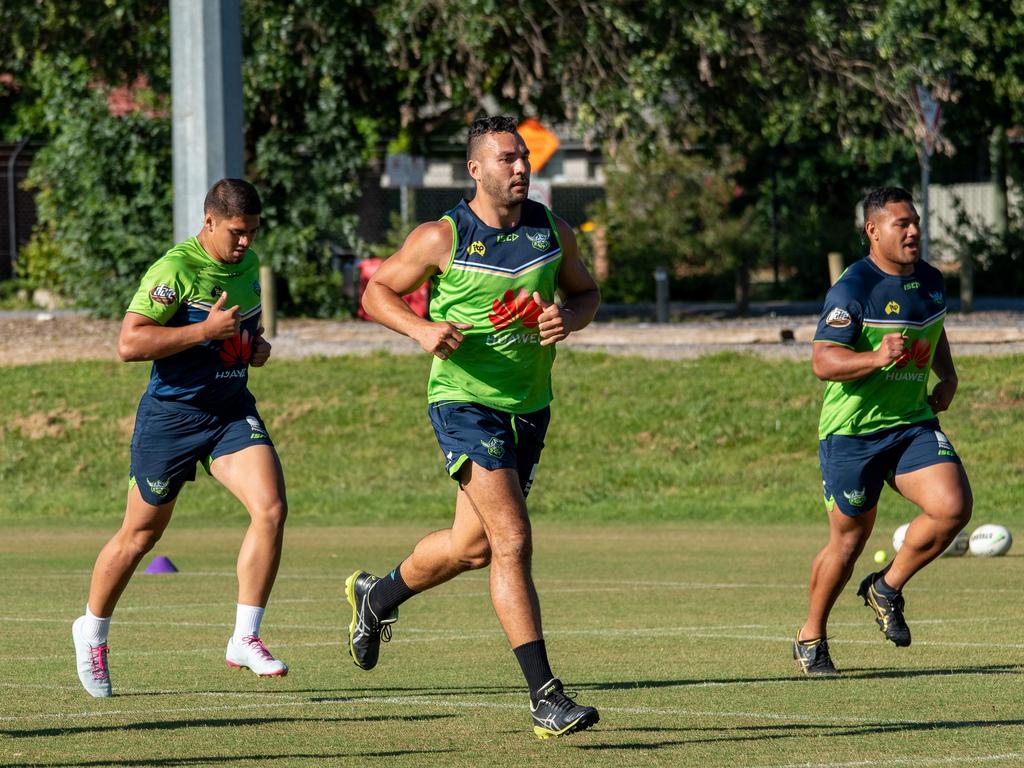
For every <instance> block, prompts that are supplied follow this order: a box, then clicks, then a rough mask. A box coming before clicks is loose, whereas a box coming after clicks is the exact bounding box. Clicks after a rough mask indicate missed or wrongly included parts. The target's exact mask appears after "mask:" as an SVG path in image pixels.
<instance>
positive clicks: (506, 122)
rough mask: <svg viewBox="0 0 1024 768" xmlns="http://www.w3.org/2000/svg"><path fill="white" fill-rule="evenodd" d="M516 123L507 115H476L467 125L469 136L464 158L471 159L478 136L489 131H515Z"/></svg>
mask: <svg viewBox="0 0 1024 768" xmlns="http://www.w3.org/2000/svg"><path fill="white" fill-rule="evenodd" d="M518 125H519V123H518V122H516V119H515V118H514V117H509V116H508V115H492V116H491V117H478V118H477V119H476V120H474V121H473V124H472V125H470V126H469V136H468V137H467V139H466V159H467V160H471V159H472V157H473V152H474V151H476V147H477V145H478V144H479V143H480V137H482V136H486V135H487V134H489V133H515V132H516V128H517V127H518Z"/></svg>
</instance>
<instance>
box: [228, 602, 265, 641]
mask: <svg viewBox="0 0 1024 768" xmlns="http://www.w3.org/2000/svg"><path fill="white" fill-rule="evenodd" d="M263 611H264V609H263V608H257V607H256V606H255V605H242V604H241V603H239V604H238V609H237V610H236V612H235V634H234V638H235V640H236V641H241V640H242V638H245V637H249V636H250V635H255V636H256V637H259V636H260V622H262V621H263Z"/></svg>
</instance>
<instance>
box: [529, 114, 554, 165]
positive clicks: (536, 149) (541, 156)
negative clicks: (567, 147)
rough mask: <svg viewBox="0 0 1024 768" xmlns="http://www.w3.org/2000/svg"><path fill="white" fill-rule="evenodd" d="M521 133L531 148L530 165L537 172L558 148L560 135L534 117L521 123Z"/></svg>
mask: <svg viewBox="0 0 1024 768" xmlns="http://www.w3.org/2000/svg"><path fill="white" fill-rule="evenodd" d="M519 135H520V136H522V137H523V141H525V142H526V148H527V149H529V150H530V167H531V169H532V170H533V172H534V173H537V172H538V171H539V170H540V169H541V168H543V167H544V164H545V163H547V161H548V160H550V159H551V156H552V155H553V154H555V152H556V151H557V150H558V137H557V136H555V134H553V133H552V132H551V131H549V130H548V129H547V128H545V127H544V126H543V125H541V124H540V122H539V121H538V120H535V119H534V118H532V117H528V118H526V119H525V120H523V122H521V123H520V124H519Z"/></svg>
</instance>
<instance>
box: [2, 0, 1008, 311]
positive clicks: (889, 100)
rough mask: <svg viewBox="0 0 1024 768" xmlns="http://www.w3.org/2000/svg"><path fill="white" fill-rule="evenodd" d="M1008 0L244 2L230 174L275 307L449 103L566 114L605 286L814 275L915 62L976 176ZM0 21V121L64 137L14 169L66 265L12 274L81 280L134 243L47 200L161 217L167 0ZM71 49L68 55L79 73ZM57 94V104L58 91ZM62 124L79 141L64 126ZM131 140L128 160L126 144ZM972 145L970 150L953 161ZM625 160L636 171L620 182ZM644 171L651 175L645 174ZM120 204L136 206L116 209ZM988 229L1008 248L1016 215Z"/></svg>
mask: <svg viewBox="0 0 1024 768" xmlns="http://www.w3.org/2000/svg"><path fill="white" fill-rule="evenodd" d="M1018 6H1019V3H1018V2H1016V0H1000V1H999V2H982V0H968V1H967V2H964V3H948V2H944V1H943V0H872V1H871V2H866V3H855V4H845V5H844V4H836V3H831V2H826V0H812V2H796V0H727V1H726V2H722V1H721V0H690V2H686V3H679V2H675V1H674V0H671V1H670V0H653V2H648V3H629V2H612V3H593V2H591V0H578V1H577V2H571V3H567V4H566V3H563V4H560V5H558V7H557V8H556V7H553V6H552V5H551V4H550V3H549V2H546V0H523V2H519V3H517V4H516V5H515V6H514V7H513V8H501V9H499V8H498V7H497V6H495V5H494V4H493V3H492V2H489V0H469V1H468V2H467V1H466V0H460V2H453V1H452V0H430V1H429V2H428V1H427V0H396V2H392V3H388V4H385V5H383V6H376V5H372V4H369V3H366V2H364V0H346V2H343V3H333V4H324V3H317V2H311V1H310V0H301V1H300V2H292V3H287V4H282V3H275V2H270V0H255V1H254V2H246V3H243V4H242V9H243V30H242V34H243V49H244V54H245V62H244V71H243V81H244V85H243V87H244V95H245V108H246V139H245V141H246V153H247V175H248V176H249V177H250V178H251V179H252V180H253V181H255V182H256V183H257V184H258V185H259V186H260V188H261V190H262V191H263V192H264V195H265V198H266V203H267V216H266V221H265V224H266V226H265V230H264V234H262V235H261V240H262V243H261V244H262V251H263V253H264V255H265V257H266V258H267V259H268V260H269V261H270V262H271V263H273V264H274V266H275V267H276V268H277V270H278V272H279V274H280V275H281V280H282V288H283V291H282V296H281V299H282V304H283V306H284V308H285V310H286V311H290V312H293V313H299V312H304V313H309V314H321V315H325V314H336V313H338V312H340V311H343V310H344V309H345V307H344V304H343V301H342V299H341V296H340V291H339V290H338V288H339V282H340V274H339V263H340V260H341V259H342V258H346V257H348V256H350V255H360V254H363V253H367V252H368V249H367V246H366V244H365V243H363V242H361V241H360V239H359V238H358V237H357V236H356V224H357V221H356V219H355V216H354V213H353V211H354V209H355V204H356V202H357V200H358V198H359V195H360V183H361V179H364V178H368V177H372V176H373V175H374V174H375V173H376V172H378V171H379V169H380V162H381V156H382V154H383V152H384V148H385V147H386V146H387V145H388V144H389V143H390V144H391V146H394V147H398V146H401V147H402V148H404V149H410V150H412V151H416V152H421V153H422V152H429V151H430V149H431V146H434V145H436V144H437V143H440V142H445V141H447V140H449V139H451V138H453V137H454V138H455V140H456V141H457V140H458V137H459V135H460V131H461V129H462V128H463V127H464V126H465V124H466V122H467V121H468V120H469V119H471V118H472V117H474V116H476V115H478V114H480V113H481V112H483V111H492V110H494V109H503V110H507V111H511V112H514V113H519V114H536V115H538V116H540V117H541V118H542V119H544V120H546V121H548V122H549V123H553V124H562V125H565V126H567V127H569V128H570V129H572V130H573V132H575V133H576V134H577V135H581V136H583V137H584V138H585V139H586V140H587V141H588V142H593V143H599V144H600V145H601V146H602V147H603V148H604V150H605V152H606V156H607V162H606V167H607V168H608V169H609V174H610V176H611V177H612V183H611V184H610V185H609V186H608V189H607V193H608V194H607V197H608V199H607V205H606V206H605V207H599V208H597V209H595V211H594V214H595V216H596V217H597V218H598V219H599V221H600V223H602V224H604V225H605V228H606V230H607V233H608V241H609V243H611V244H612V246H613V247H612V252H611V255H610V256H611V258H610V263H611V275H612V277H611V280H610V282H609V284H608V285H606V286H605V292H606V296H607V297H608V298H609V299H611V300H615V299H619V300H622V299H629V300H633V299H639V298H650V295H649V293H648V294H647V295H644V294H645V291H646V292H649V291H650V290H651V287H652V283H651V281H650V280H649V279H648V277H649V272H650V263H651V262H656V263H659V264H662V265H666V266H670V267H675V268H676V272H677V273H678V274H682V273H684V272H685V271H686V269H685V268H691V269H693V268H698V269H700V270H702V271H706V272H710V273H716V272H717V273H725V274H729V273H733V272H734V273H735V275H736V284H737V286H738V287H739V289H740V294H742V288H743V286H744V285H745V281H746V279H747V275H748V272H749V271H750V270H752V269H756V268H759V267H771V268H772V270H773V272H774V274H775V276H776V284H775V285H774V287H773V290H774V291H775V293H776V294H777V295H780V296H800V297H807V296H812V295H819V294H820V292H821V290H822V289H823V288H824V275H825V270H824V269H822V268H821V259H822V258H823V256H824V254H825V253H827V252H828V251H829V250H840V251H842V252H844V253H845V254H846V255H847V257H848V258H850V257H852V256H854V255H856V251H857V249H858V245H857V233H856V232H855V231H853V227H852V226H851V225H850V223H849V222H850V221H851V218H852V217H851V211H852V210H853V208H854V204H855V202H856V200H857V199H858V198H859V197H860V196H861V195H862V194H863V192H864V190H865V189H866V188H868V187H870V186H874V185H877V184H880V183H900V184H902V185H904V186H912V185H913V184H914V182H915V181H916V179H917V161H916V158H915V151H914V146H915V142H917V141H919V140H920V138H921V136H920V128H919V126H918V120H917V117H916V115H915V111H914V103H913V98H912V92H913V87H914V86H915V85H916V84H918V83H923V84H925V85H927V86H928V87H929V88H930V89H931V90H932V92H933V93H934V94H935V95H936V96H937V97H938V98H940V99H942V100H943V101H944V102H945V104H946V107H947V108H946V110H945V122H944V128H943V136H942V137H941V139H940V140H939V142H938V147H939V150H940V151H941V152H942V153H945V155H944V157H948V158H950V159H949V160H948V161H947V160H944V159H942V158H939V159H937V161H936V163H935V166H936V174H937V176H935V177H933V180H935V181H938V180H939V179H940V177H941V176H942V173H943V170H942V169H943V167H944V166H945V167H949V168H951V169H952V168H957V169H959V170H958V171H957V173H960V174H961V175H963V174H965V173H966V174H968V177H969V178H976V179H987V178H988V175H989V162H988V157H987V147H988V141H989V137H990V136H1002V135H1004V134H1005V131H1006V130H1007V129H1008V128H1012V127H1013V126H1015V125H1019V124H1020V122H1021V120H1022V117H1024V115H1022V112H1021V106H1020V105H1021V104H1022V103H1024V99H1022V98H1021V95H1022V94H1024V54H1021V51H1022V50H1024V46H1022V45H1021V43H1022V41H1024V22H1022V21H1021V19H1022V18H1024V14H1022V13H1021V12H1020V8H1019V7H1018ZM0 27H2V28H3V29H4V30H5V33H6V34H8V36H9V38H10V40H11V43H12V44H11V45H10V46H8V47H5V48H2V49H0V107H2V109H0V132H2V133H3V135H4V136H5V137H7V138H12V137H16V136H20V135H23V134H26V133H28V134H32V135H35V136H37V137H38V138H42V139H45V140H46V141H48V142H50V143H51V144H55V145H58V146H60V147H63V148H64V149H62V150H61V151H62V152H64V153H65V154H68V155H69V156H68V157H58V156H57V155H58V153H57V151H56V150H54V151H47V152H44V153H42V155H41V157H40V158H39V159H38V160H37V162H38V164H39V165H40V166H41V167H40V169H39V170H38V171H37V172H36V173H35V176H34V181H35V183H37V185H38V187H37V188H38V190H39V194H40V196H43V195H49V196H50V202H49V203H48V204H45V205H43V206H42V209H43V210H42V217H41V227H40V232H39V234H38V236H37V244H36V250H35V251H34V252H32V256H33V258H39V259H42V258H44V257H48V258H51V259H55V260H57V261H66V262H67V264H68V265H67V266H65V267H57V266H55V265H51V264H49V263H42V264H38V263H37V264H35V265H33V266H32V268H31V269H29V270H28V274H29V275H30V279H37V278H36V277H34V276H36V275H40V276H41V275H47V274H53V273H55V272H58V273H59V272H60V271H61V270H63V271H74V270H75V269H78V268H82V269H84V270H85V272H86V273H87V274H88V275H89V276H90V280H91V279H92V276H103V275H117V274H119V270H121V269H122V268H125V269H128V268H129V267H132V266H134V265H133V264H132V260H133V259H135V258H136V256H135V255H134V254H135V252H134V251H133V256H132V257H131V259H129V260H125V259H124V258H123V251H122V250H121V249H118V248H115V247H114V245H113V240H112V239H110V238H99V239H98V240H97V241H96V242H95V243H94V247H93V250H92V252H91V253H90V255H89V257H88V260H87V262H85V263H83V261H82V260H83V259H85V258H86V257H85V256H84V255H83V253H82V248H81V243H80V241H79V240H76V238H81V237H82V236H81V235H75V234H72V233H71V231H70V230H71V228H70V227H69V226H66V224H67V222H64V221H63V219H62V216H61V214H62V213H63V212H64V211H66V210H67V206H68V204H69V202H70V201H71V200H73V199H75V196H76V195H77V194H79V193H81V192H82V191H83V190H84V191H88V190H93V189H95V194H92V195H87V197H89V198H90V199H82V200H79V201H78V202H79V203H80V204H81V205H82V206H83V207H84V208H86V209H87V210H86V212H85V213H83V214H82V215H81V216H80V217H79V218H78V220H77V221H76V222H75V224H76V225H77V224H80V225H88V229H89V231H90V233H95V232H96V231H97V230H106V231H110V232H118V231H121V230H127V237H129V239H130V238H132V237H133V235H132V231H133V230H134V229H139V230H145V231H150V232H151V234H152V241H151V243H150V245H149V247H148V248H146V249H144V251H145V254H144V255H143V254H138V256H137V258H138V259H140V260H146V259H147V258H151V257H153V256H155V255H157V254H158V253H159V252H160V251H161V250H162V249H163V248H164V247H166V246H167V245H169V243H168V242H167V241H166V239H165V237H164V234H163V232H164V231H165V230H164V229H162V227H163V225H162V224H161V223H158V224H157V225H156V227H155V228H154V227H153V226H152V224H153V221H154V220H155V221H157V222H162V221H163V220H164V219H169V217H170V210H169V208H167V201H168V200H169V195H170V192H169V187H170V179H169V177H168V175H167V173H166V147H165V146H163V145H161V142H164V143H165V139H162V138H161V137H166V134H167V129H166V120H167V111H166V107H167V97H168V93H169V78H170V62H169V50H168V49H169V44H168V35H169V31H168V27H169V24H168V8H167V4H166V3H154V2H152V0H128V2H118V3H114V2H105V3H102V4H101V3H87V2H83V1H82V0H72V1H71V2H66V3H56V2H54V1H53V0H44V1H43V2H36V1H35V0H11V2H7V3H4V4H3V6H2V7H0ZM76 62H78V63H77V64H76ZM81 62H87V66H88V71H89V74H90V76H89V78H88V79H87V81H86V82H85V83H83V82H82V77H81V75H82V70H81V66H82V65H81ZM140 76H144V78H143V79H140ZM129 86H130V93H131V95H132V96H133V97H134V98H135V99H136V102H138V101H139V100H141V101H142V103H141V104H138V103H137V104H136V108H135V109H133V110H131V111H130V112H128V113H120V114H119V115H118V116H114V115H108V116H103V115H102V114H101V111H102V110H101V107H100V102H101V98H100V94H104V93H109V92H110V91H111V89H114V88H123V87H129ZM90 89H91V90H92V91H94V92H95V93H94V94H88V93H85V92H84V91H85V90H90ZM147 100H148V106H147ZM78 104H81V105H82V110H81V113H80V114H78V115H77V117H76V116H75V115H72V114H70V113H76V112H78ZM71 105H75V106H74V107H72V106H71ZM62 110H66V111H68V112H69V117H70V118H72V119H69V120H68V121H67V124H65V123H64V122H63V121H60V120H55V119H54V117H55V116H57V115H59V114H60V113H61V111H62ZM86 115H88V123H89V124H88V125H86V124H85V123H86ZM82 142H84V143H86V148H85V149H84V150H79V151H77V152H75V151H70V150H69V149H68V148H69V147H70V146H71V145H73V144H76V143H82ZM89 142H96V144H95V146H92V145H91V144H90V143H89ZM111 143H114V144H117V145H123V146H124V147H125V150H124V152H125V156H122V153H121V152H117V151H115V152H111V151H110V144H111ZM147 149H148V150H151V152H152V155H153V156H152V158H150V159H149V160H144V159H143V158H141V157H136V156H135V155H141V154H142V153H144V152H146V151H147ZM979 151H981V153H982V160H981V161H980V162H976V161H971V160H970V158H971V157H973V156H976V155H978V153H979ZM1015 152H1016V150H1014V149H1013V145H1011V147H1010V149H1009V150H1005V151H1003V152H1002V154H1001V155H1000V156H999V157H998V158H996V159H994V160H993V165H995V166H998V169H999V170H998V172H995V173H994V174H993V176H994V181H995V183H996V185H997V186H999V187H1000V188H1002V189H1003V190H1004V191H1005V187H1006V182H1005V177H1006V175H1007V174H1008V175H1009V176H1010V177H1011V178H1013V177H1014V176H1019V169H1018V167H1017V164H1016V161H1015ZM661 155H664V157H661ZM101 165H103V166H104V167H102V168H100V167H99V166H101ZM126 168H128V169H130V170H127V171H126ZM950 172H951V173H952V171H950ZM695 173H697V174H698V175H700V174H703V175H704V176H705V178H710V179H713V180H714V181H713V183H712V184H711V188H712V189H711V191H706V190H702V189H697V188H695V187H694V186H693V184H692V181H693V179H694V174H695ZM119 175H120V176H123V177H125V178H124V179H123V180H122V183H121V185H120V186H118V185H117V184H116V183H115V179H116V177H117V176H119ZM633 177H636V178H633ZM648 178H650V179H657V182H658V183H657V185H655V184H653V183H652V182H648V184H649V185H650V186H653V187H654V188H653V189H641V188H640V187H641V185H642V183H643V180H644V179H648ZM729 187H737V188H739V189H741V190H742V194H740V195H738V196H736V197H734V198H733V199H731V200H724V199H723V198H722V196H721V194H720V191H721V190H722V189H726V188H729ZM662 188H664V189H665V190H667V191H671V192H673V194H671V195H669V194H665V195H663V196H661V197H660V198H659V197H658V192H659V191H661V190H662ZM716 190H717V191H716ZM125 198H127V201H126V199H125ZM634 198H638V199H634ZM652 204H656V207H657V209H658V210H657V211H656V212H655V213H652V214H651V215H650V216H648V217H646V218H642V219H640V220H637V217H636V216H635V215H634V213H635V210H634V209H636V208H637V207H638V206H639V207H640V208H642V209H646V210H651V206H652ZM148 207H152V210H151V211H147V210H146V209H147V208H148ZM1001 215H1002V214H1001ZM1003 218H1004V219H1005V218H1006V217H1005V216H1003ZM604 219H606V220H604ZM131 220H137V221H138V223H136V224H130V225H126V224H125V222H126V221H131ZM1002 229H1003V230H1005V227H1003V228H1002ZM638 231H643V234H642V235H640V234H638ZM998 236H999V237H1003V234H1002V230H1001V231H1000V233H998ZM639 240H643V241H645V242H646V243H647V244H649V245H650V248H653V249H654V252H652V251H651V250H650V248H641V247H640V246H639V245H638V241H639ZM1000 247H1002V248H1003V249H1004V250H1005V249H1011V250H1013V251H1014V252H1015V249H1016V245H1015V241H1013V240H1012V239H1011V240H1005V241H1004V242H1002V243H1001V244H1000ZM128 271H131V270H130V269H128ZM780 277H781V279H782V282H781V283H779V282H778V279H779V278H780ZM730 279H731V278H730ZM85 282H86V281H84V280H83V281H80V282H77V283H76V282H70V281H68V280H63V279H62V280H61V281H60V287H61V288H62V289H63V290H64V291H66V292H69V295H70V296H71V297H72V298H73V299H74V300H76V301H77V302H78V303H82V304H86V305H89V306H94V307H98V308H101V309H103V310H105V311H107V312H110V313H112V312H116V311H119V310H120V308H121V307H122V306H123V302H124V299H125V296H124V295H123V291H122V288H121V286H120V282H119V281H117V280H116V281H115V285H116V286H117V287H116V290H111V291H107V292H105V293H104V292H99V291H96V290H91V289H88V288H85V287H83V284H84V283H85ZM997 282H998V280H997ZM101 293H102V295H105V296H107V297H109V301H108V303H107V304H105V305H104V304H101V303H99V302H101V301H102V300H101V299H100V298H99V297H100V294H101ZM738 298H739V299H740V300H743V296H742V295H739V294H738Z"/></svg>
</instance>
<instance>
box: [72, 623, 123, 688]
mask: <svg viewBox="0 0 1024 768" xmlns="http://www.w3.org/2000/svg"><path fill="white" fill-rule="evenodd" d="M84 623H85V616H79V617H78V618H77V619H75V621H74V623H73V624H72V625H71V639H72V640H74V641H75V661H76V663H77V666H78V679H79V680H81V681H82V687H83V688H85V691H86V693H88V694H89V695H90V696H93V697H95V698H97V699H105V698H107V697H108V696H113V695H114V691H113V688H112V687H111V685H110V668H109V667H108V666H107V654H108V653H109V652H110V649H109V648H107V645H106V643H104V644H103V645H90V644H89V642H88V641H87V640H86V639H85V638H84V637H83V636H82V634H83V631H82V625H83V624H84Z"/></svg>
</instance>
